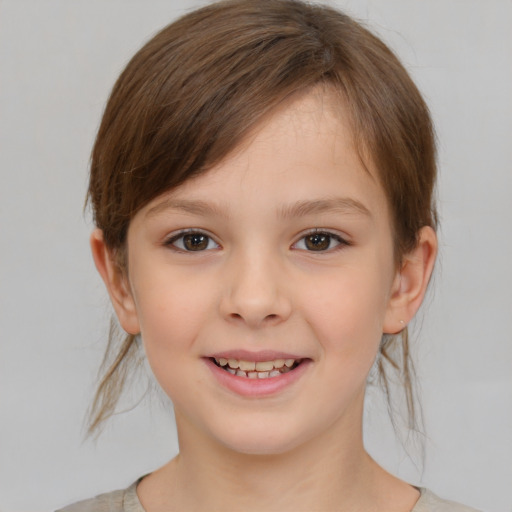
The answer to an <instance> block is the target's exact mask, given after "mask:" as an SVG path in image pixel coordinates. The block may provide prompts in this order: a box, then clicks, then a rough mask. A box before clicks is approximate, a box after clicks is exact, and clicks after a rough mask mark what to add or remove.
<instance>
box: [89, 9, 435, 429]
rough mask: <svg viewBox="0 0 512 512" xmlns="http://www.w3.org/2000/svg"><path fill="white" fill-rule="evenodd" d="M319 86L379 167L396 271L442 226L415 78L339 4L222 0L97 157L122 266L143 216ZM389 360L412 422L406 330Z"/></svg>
mask: <svg viewBox="0 0 512 512" xmlns="http://www.w3.org/2000/svg"><path fill="white" fill-rule="evenodd" d="M319 83H324V84H328V85H329V86H330V87H331V88H332V89H333V90H335V91H337V92H338V93H339V94H340V95H341V97H342V98H343V101H344V103H345V104H346V105H347V106H348V115H349V118H350V119H349V121H350V123H351V126H352V128H353V133H354V136H355V140H356V144H357V147H358V150H359V152H360V154H361V158H362V160H363V161H365V162H367V163H368V162H369V161H371V162H373V163H374V164H375V167H376V169H377V172H378V174H379V179H380V181H381V183H382V186H383V189H384V192H385V194H386V196H387V198H388V203H389V205H390V211H391V216H392V224H393V226H392V227H393V232H394V237H395V256H396V259H397V264H399V261H400V258H401V256H402V255H403V254H405V253H407V252H408V251H410V250H412V249H413V248H414V247H415V245H416V244H417V234H418V232H419V230H420V228H421V227H423V226H432V227H435V226H436V212H435V206H434V200H433V189H434V184H435V175H436V164H435V139H434V134H433V128H432V123H431V119H430V115H429V112H428V108H427V106H426V104H425V102H424V101H423V99H422V97H421V94H420V93H419V91H418V90H417V88H416V86H415V85H414V83H413V82H412V80H411V78H410V77H409V75H408V74H407V72H406V71H405V69H404V68H403V66H402V65H401V64H400V62H399V61H398V59H397V58H396V57H395V55H394V54H393V53H392V52H391V50H390V49H389V48H388V47H387V46H386V45H385V44H384V43H383V42H382V41H381V40H380V39H378V38H377V37H375V36H374V35H373V34H371V33H370V32H369V31H368V30H367V29H365V28H364V27H363V26H362V25H361V24H359V23H357V22H356V21H354V20H353V19H352V18H350V17H349V16H347V15H345V14H343V13H341V12H339V11H337V10H335V9H333V8H330V7H327V6H323V5H313V4H308V3H305V2H303V1H297V0H258V1H254V0H226V1H221V2H217V3H214V4H211V5H208V6H206V7H203V8H201V9H198V10H196V11H194V12H191V13H190V14H187V15H185V16H183V17H182V18H180V19H178V20H177V21H175V22H174V23H172V24H171V25H169V26H167V27H166V28H164V29H163V30H162V31H161V32H159V33H158V34H157V35H156V36H155V37H153V38H152V39H151V40H150V41H149V42H148V43H147V44H146V45H144V47H143V48H142V49H141V50H140V51H139V52H138V53H137V54H136V55H135V56H134V57H133V58H132V60H131V61H130V62H129V64H128V65H127V67H126V69H125V70H124V71H123V73H122V74H121V76H120V77H119V79H118V80H117V82H116V84H115V86H114V88H113V90H112V93H111V96H110V99H109V101H108V103H107V106H106V109H105V113H104V115H103V120H102V122H101V126H100V128H99V132H98V135H97V138H96V142H95V145H94V149H93V152H92V162H91V173H90V184H89V191H88V198H89V201H90V203H91V205H92V210H93V215H94V220H95V223H96V225H97V226H98V227H99V228H100V229H101V230H102V231H103V235H104V239H105V242H106V244H107V246H108V247H109V248H110V249H111V251H112V252H113V253H114V254H116V255H117V257H118V261H119V262H120V265H121V267H122V266H123V261H124V254H125V250H124V249H125V243H126V235H127V230H128V226H129V223H130V220H131V219H132V218H133V216H134V215H135V214H136V213H137V211H139V210H140V209H141V208H142V207H144V206H145V205H146V204H147V203H148V202H149V201H151V200H152V199H154V198H155V197H157V196H158V195H160V194H162V193H163V192H165V191H167V190H169V189H171V188H173V187H176V186H178V185H180V184H181V183H183V182H184V181H186V180H188V179H190V178H191V177H193V176H197V175H198V174H200V173H202V172H205V170H207V169H208V168H211V167H212V166H213V165H215V164H216V163H218V162H219V161H220V160H221V159H222V158H224V157H225V156H226V155H228V154H229V153H230V151H232V150H233V149H234V148H236V147H237V145H238V144H240V142H241V141H242V140H243V139H244V136H246V135H247V133H248V132H249V130H251V128H254V126H255V125H256V124H257V123H258V122H259V121H260V120H261V119H262V117H263V116H264V115H265V114H267V113H268V112H270V111H271V110H272V109H274V108H275V107H276V106H277V105H279V104H280V103H282V102H283V101H284V100H285V99H286V98H288V97H290V95H292V94H294V93H297V92H301V91H305V90H306V89H308V88H310V87H312V86H314V85H316V84H319ZM399 341H401V343H399ZM117 345H118V340H117V339H116V337H113V336H111V337H110V339H109V345H108V348H107V352H106V355H105V359H104V361H103V365H102V371H103V377H102V379H101V382H100V385H99V388H98V390H97V393H96V396H95V400H94V402H93V405H92V408H91V411H90V417H89V419H90V422H89V433H92V432H93V431H94V430H95V429H96V428H97V427H98V426H99V425H100V424H101V423H102V422H103V421H104V420H105V419H107V418H108V417H110V416H111V415H112V414H113V413H114V410H115V406H116V403H117V401H118V398H119V396H120V394H121V392H122V389H123V384H124V381H125V378H126V375H127V372H128V368H129V367H130V364H131V361H133V359H134V356H135V355H136V350H135V349H134V345H135V342H134V336H131V335H128V336H127V337H126V338H125V339H124V341H123V342H122V343H121V344H120V346H117ZM395 349H397V350H395ZM381 355H382V357H381V358H380V360H379V372H380V377H381V381H382V383H383V384H384V389H385V391H386V392H387V389H388V378H387V377H386V372H385V366H386V363H388V364H387V366H389V365H391V366H392V367H393V368H395V369H396V370H397V371H398V374H399V375H400V376H401V380H402V382H403V383H404V387H405V390H406V397H407V405H408V408H409V417H410V419H411V421H412V423H414V400H413V392H412V386H411V372H412V369H411V366H410V362H409V347H408V336H407V331H406V330H404V331H403V332H402V334H401V336H400V335H399V336H384V337H383V341H382V343H381Z"/></svg>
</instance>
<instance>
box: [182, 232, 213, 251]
mask: <svg viewBox="0 0 512 512" xmlns="http://www.w3.org/2000/svg"><path fill="white" fill-rule="evenodd" d="M183 242H184V245H185V247H186V248H187V249H188V250H189V251H202V250H203V249H206V247H207V246H208V237H207V236H205V235H201V234H191V235H185V237H184V239H183Z"/></svg>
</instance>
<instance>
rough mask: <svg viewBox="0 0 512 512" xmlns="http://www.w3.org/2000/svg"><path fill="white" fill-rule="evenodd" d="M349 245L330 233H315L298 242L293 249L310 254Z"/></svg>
mask: <svg viewBox="0 0 512 512" xmlns="http://www.w3.org/2000/svg"><path fill="white" fill-rule="evenodd" d="M347 245H350V244H349V243H348V242H347V241H346V240H344V239H343V238H341V237H340V236H339V235H337V234H334V233H329V232H328V231H314V232H313V233H309V235H305V236H303V237H302V238H301V239H300V240H298V241H297V242H296V243H295V244H294V245H293V248H294V249H300V250H302V251H309V252H327V251H332V250H335V249H341V248H342V247H343V246H347Z"/></svg>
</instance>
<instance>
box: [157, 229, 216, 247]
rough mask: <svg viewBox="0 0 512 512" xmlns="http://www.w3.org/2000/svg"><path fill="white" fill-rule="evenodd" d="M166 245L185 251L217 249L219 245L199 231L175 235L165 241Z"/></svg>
mask: <svg viewBox="0 0 512 512" xmlns="http://www.w3.org/2000/svg"><path fill="white" fill-rule="evenodd" d="M166 245H167V246H170V247H171V248H173V247H174V248H176V249H179V250H181V251H186V252H198V251H206V250H210V249H218V248H219V245H218V244H217V243H215V242H214V241H213V240H212V238H211V237H209V236H208V235H206V234H205V233H201V232H200V231H197V232H191V233H185V234H180V235H176V236H174V237H173V238H171V239H170V240H169V241H167V242H166Z"/></svg>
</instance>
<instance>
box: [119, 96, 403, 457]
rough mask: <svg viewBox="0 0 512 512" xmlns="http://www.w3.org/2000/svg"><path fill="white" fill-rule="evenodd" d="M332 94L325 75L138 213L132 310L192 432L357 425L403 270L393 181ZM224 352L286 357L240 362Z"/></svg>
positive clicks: (239, 433)
mask: <svg viewBox="0 0 512 512" xmlns="http://www.w3.org/2000/svg"><path fill="white" fill-rule="evenodd" d="M333 108H334V107H333V106H332V101H331V98H330V96H329V95H328V93H325V92H322V91H320V90H316V91H313V92H311V93H309V94H308V95H306V96H304V97H302V98H299V99H297V100H295V101H294V102H293V103H290V104H289V105H288V106H287V107H286V108H283V109H282V110H280V111H279V112H277V113H275V114H274V115H273V116H271V117H270V118H269V119H268V120H266V121H265V122H264V124H263V125H262V126H261V128H260V129H259V130H258V131H256V132H255V134H254V135H253V136H252V137H251V138H250V139H249V140H248V141H247V143H246V144H245V145H244V146H243V148H241V149H240V150H239V151H237V152H235V153H234V154H232V155H231V156H230V157H229V158H227V159H225V160H224V161H223V162H221V163H220V164H219V165H217V166H216V167H215V168H214V169H213V170H211V171H210V172H207V173H206V174H203V175H202V176H200V177H198V178H195V179H192V180H189V181H188V182H186V183H185V184H184V185H182V186H180V187H179V188H177V189H175V190H173V191H171V192H169V193H166V194H164V195H163V196H161V197H159V198H157V199H155V200H154V201H152V202H151V203H149V204H148V205H147V206H146V207H145V208H144V209H143V210H141V211H140V212H139V213H138V214H137V215H136V216H135V217H134V219H133V221H132V222H131V224H130V228H129V232H128V262H129V266H128V278H129V286H130V290H131V297H132V298H133V308H134V311H133V313H131V314H128V315H127V316H126V317H125V319H124V320H122V322H123V323H124V327H125V329H127V330H129V331H131V332H137V331H138V330H139V329H140V331H141V333H142V339H143V341H144V346H145V350H146V353H147V357H148V360H149V363H150V365H151V367H152V369H153V372H154V374H155V376H156V378H157V380H158V382H159V383H160V385H161V386H162V388H163V389H164V390H165V391H166V393H167V394H168V395H169V396H170V397H171V399H172V400H173V403H174V406H175V411H176V418H177V421H178V427H179V429H180V440H181V442H187V439H189V440H190V442H194V443H198V442H200V441H199V440H200V439H203V440H205V439H208V440H209V441H211V440H214V441H217V442H220V443H221V444H223V445H225V446H228V447H230V448H232V449H234V450H237V451H241V452H247V453H279V452H283V451H285V450H288V449H291V448H293V447H296V446H298V445H300V444H303V443H307V442H308V441H312V440H316V441H319V442H320V441H322V440H325V442H332V439H339V438H340V436H341V439H343V435H342V434H343V433H345V434H347V435H354V432H357V431H358V429H357V428H354V426H355V425H359V422H360V419H361V410H362V402H363V396H364V389H365V382H366V377H367V374H368V371H369V369H370V367H371V365H372V363H373V361H374V359H375V356H376V353H377V350H378V346H379V342H380V340H381V335H382V333H383V331H384V330H386V323H392V322H398V321H399V320H398V319H397V318H391V317H392V316H393V315H394V312H393V310H392V307H391V306H390V303H391V302H392V300H391V297H392V295H393V293H394V290H395V289H396V287H397V282H398V279H397V278H396V268H395V263H394V258H393V240H392V234H391V226H390V215H389V211H388V206H387V201H386V198H385V196H384V193H383V190H382V188H381V186H380V184H379V182H378V179H377V178H376V176H375V172H374V171H373V170H371V172H372V174H373V176H371V175H370V174H369V173H368V172H367V171H365V170H364V168H363V166H362V164H361V162H360V161H359V159H358V156H357V154H356V152H355V150H354V147H353V144H352V140H351V133H350V130H349V128H348V127H347V126H346V125H345V124H344V123H343V122H342V121H340V118H341V119H342V117H343V112H341V114H336V115H335V114H334V113H333ZM336 108H337V109H339V108H340V107H339V105H336ZM183 230H186V232H185V235H183V233H182V231H183ZM315 231H316V233H315ZM130 300H131V299H128V301H130ZM129 307H130V304H128V309H129ZM213 358H217V360H218V362H220V364H225V362H224V361H221V359H233V360H235V361H231V364H232V366H237V364H238V363H239V361H240V360H242V361H245V362H243V363H242V367H243V368H245V366H244V365H248V366H251V365H252V366H253V367H254V362H255V361H256V362H266V361H275V360H277V362H274V365H272V364H270V366H269V367H271V366H274V367H277V368H278V369H279V368H280V367H281V370H278V373H277V374H276V376H272V375H274V374H269V373H268V369H267V370H265V365H259V366H258V367H259V368H260V370H261V371H260V372H258V374H257V375H254V374H253V375H249V374H247V377H246V376H245V375H246V374H245V373H244V374H243V376H236V375H232V373H229V372H228V371H227V370H226V369H224V368H220V367H219V366H217V365H216V364H215V363H214V362H213ZM279 360H281V361H279ZM282 360H294V361H295V362H300V364H299V365H298V366H297V367H296V368H294V369H292V370H291V371H283V368H284V367H283V361H282ZM288 364H291V363H290V362H288ZM295 364H296V363H294V365H295ZM285 366H286V364H285ZM292 368H293V366H292ZM253 371H255V370H253ZM265 371H266V372H267V373H265ZM251 377H256V378H254V379H253V378H251ZM265 377H267V378H265ZM331 434H332V435H331ZM345 439H347V438H346V437H345Z"/></svg>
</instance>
